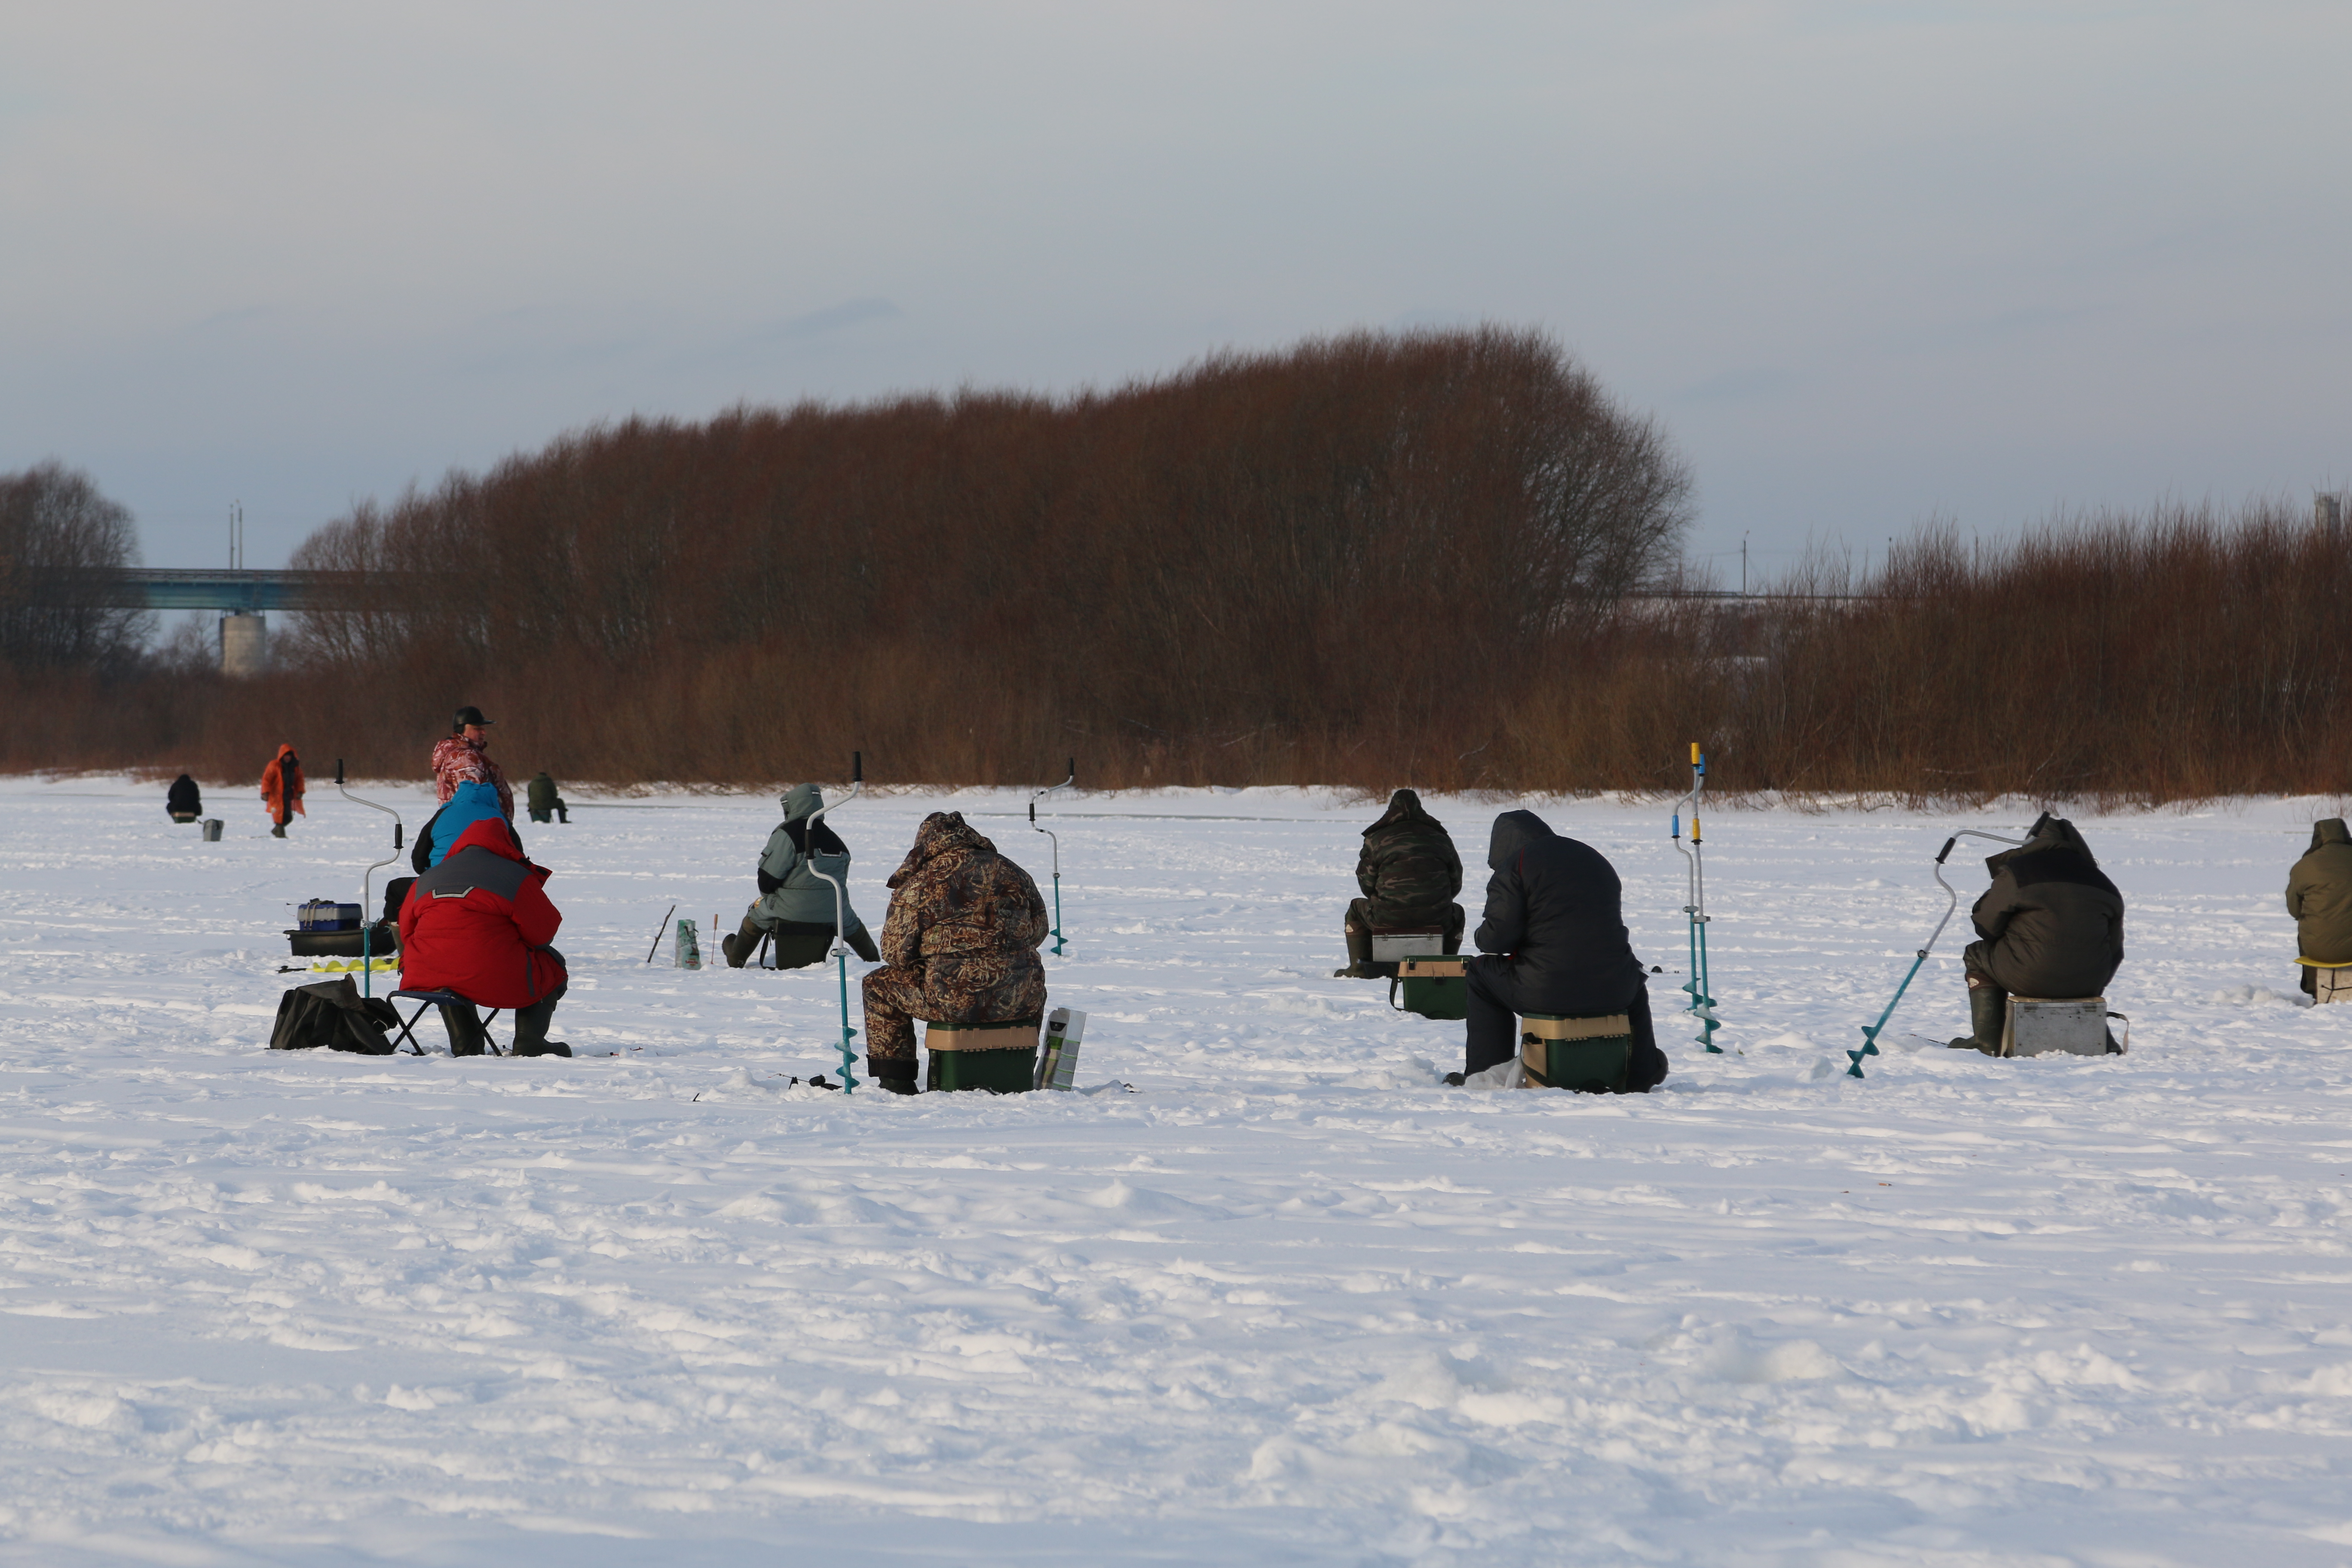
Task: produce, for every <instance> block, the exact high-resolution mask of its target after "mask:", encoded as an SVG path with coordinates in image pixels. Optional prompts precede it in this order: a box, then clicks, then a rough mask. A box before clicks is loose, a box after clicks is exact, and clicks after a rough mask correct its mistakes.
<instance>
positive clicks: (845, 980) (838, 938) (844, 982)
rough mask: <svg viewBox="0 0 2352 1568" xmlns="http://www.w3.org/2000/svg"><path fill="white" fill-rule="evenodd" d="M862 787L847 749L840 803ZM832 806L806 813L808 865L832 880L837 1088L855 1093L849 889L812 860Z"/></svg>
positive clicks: (859, 756) (858, 758)
mask: <svg viewBox="0 0 2352 1568" xmlns="http://www.w3.org/2000/svg"><path fill="white" fill-rule="evenodd" d="M865 788H866V753H865V752H850V753H849V794H848V795H846V796H845V797H844V798H843V800H842V803H841V804H842V805H848V804H849V803H850V802H851V801H853V800H856V798H857V796H858V795H859V793H860V792H862V791H863V790H864V789H865ZM832 809H833V807H832V806H830V805H819V806H818V807H817V808H816V809H815V810H814V811H813V812H811V813H809V819H808V849H809V869H810V870H812V871H814V872H815V873H816V874H817V875H818V876H820V877H823V878H824V879H825V880H826V881H828V882H831V883H832V884H833V952H831V953H830V954H829V955H828V956H829V957H831V958H832V960H833V961H834V964H835V968H836V970H837V971H838V972H839V973H840V976H841V1092H842V1093H844V1094H855V1093H856V1091H857V1077H856V1074H855V1073H853V1072H852V1071H850V1068H851V1066H852V1065H853V1064H854V1063H855V1062H856V1059H857V1055H856V1051H855V1050H854V1049H853V1048H852V1047H851V1046H850V1043H849V1042H850V1041H851V1040H852V1039H853V1038H855V1037H856V1034H857V1031H856V1030H855V1029H853V1028H851V1027H850V1026H849V889H846V888H845V887H843V886H842V884H841V880H840V879H839V878H837V877H835V876H834V875H833V874H832V873H831V872H829V871H826V870H825V869H824V868H822V867H820V866H819V865H818V864H817V863H816V828H817V824H818V823H819V822H821V821H823V820H824V814H825V813H826V812H828V811H831V810H832Z"/></svg>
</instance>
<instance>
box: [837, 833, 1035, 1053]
mask: <svg viewBox="0 0 2352 1568" xmlns="http://www.w3.org/2000/svg"><path fill="white" fill-rule="evenodd" d="M890 888H891V894H890V912H889V914H888V916H887V918H886V919H884V921H883V922H882V958H883V962H884V963H885V965H886V967H884V968H881V969H875V970H869V971H867V973H866V983H865V991H866V1071H867V1072H868V1073H869V1074H870V1075H872V1077H873V1079H874V1081H875V1082H876V1083H878V1084H880V1085H881V1086H882V1087H883V1088H884V1089H887V1090H888V1091H889V1092H891V1093H892V1094H912V1093H914V1092H915V1025H914V1020H915V1019H917V1018H924V1019H929V1020H931V1021H933V1022H937V1023H943V1024H991V1023H1001V1022H1007V1021H1013V1020H1026V1019H1031V1018H1035V1019H1039V1020H1041V1021H1042V1019H1043V1018H1044V1016H1045V961H1044V960H1042V959H1040V958H1039V957H1038V956H1037V947H1038V944H1039V943H1041V942H1044V941H1045V936H1046V933H1047V931H1048V930H1049V929H1050V923H1049V922H1048V921H1047V920H1046V918H1045V900H1044V899H1041V898H1039V897H1038V896H1037V884H1036V883H1035V882H1034V881H1031V880H1030V879H1029V873H1028V872H1026V871H1024V870H1023V869H1022V868H1020V867H1018V866H1016V865H1014V864H1013V862H1012V861H1011V860H1008V859H1006V858H1004V857H1003V855H1001V854H999V853H997V849H996V846H995V845H993V844H991V843H990V842H989V841H988V840H987V839H985V838H983V837H981V836H980V835H979V834H978V833H976V832H974V831H973V830H972V829H971V827H970V826H967V825H966V824H965V822H964V819H963V814H962V813H961V812H955V811H935V812H933V813H931V815H930V816H927V817H925V818H923V825H922V826H920V827H919V828H917V829H916V830H915V847H913V848H912V849H909V850H908V851H907V858H906V860H905V861H904V863H902V864H901V865H900V866H899V868H898V869H897V870H896V871H893V872H891V873H890Z"/></svg>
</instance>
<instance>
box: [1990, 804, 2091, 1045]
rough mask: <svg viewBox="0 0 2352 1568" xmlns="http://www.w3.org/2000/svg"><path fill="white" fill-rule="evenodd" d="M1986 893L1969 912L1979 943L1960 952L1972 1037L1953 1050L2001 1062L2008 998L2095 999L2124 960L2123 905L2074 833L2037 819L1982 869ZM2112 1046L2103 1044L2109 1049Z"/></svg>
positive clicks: (2057, 821) (2057, 822) (2066, 825)
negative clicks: (1986, 874) (1989, 875)
mask: <svg viewBox="0 0 2352 1568" xmlns="http://www.w3.org/2000/svg"><path fill="white" fill-rule="evenodd" d="M1985 869H1987V870H1988V871H1990V872H1991V873H1992V886H1991V887H1990V888H1988V889H1985V894H1984V897H1982V898H1980V899H1979V900H1977V901H1976V907H1975V908H1974V909H1972V910H1969V917H1970V918H1971V919H1972V920H1973V921H1975V922H1976V928H1977V935H1978V936H1979V938H1980V939H1981V940H1979V941H1977V942H1970V943H1969V945H1968V946H1967V948H1966V949H1964V950H1963V951H1962V952H1961V954H1960V959H1961V963H1963V964H1964V965H1965V966H1966V968H1967V970H1968V976H1969V1034H1967V1035H1965V1036H1963V1037H1960V1038H1958V1039H1957V1040H1953V1041H1951V1042H1950V1045H1951V1047H1952V1048H1953V1049H1954V1050H1959V1049H1961V1048H1963V1047H1974V1048H1975V1049H1977V1050H1979V1051H1982V1052H1984V1053H1985V1055H1987V1056H1989V1057H1997V1056H1999V1055H2000V1037H2001V1034H2002V1032H2003V1030H2004V1027H2005V1026H2006V1024H2007V1021H2008V1012H2009V998H2010V996H2011V994H2017V995H2021V996H2046V997H2068V998H2071V997H2078V996H2097V995H2100V994H2103V993H2105V990H2106V988H2107V982H2108V981H2110V980H2113V979H2114V978H2115V977H2116V967H2117V966H2118V965H2120V964H2121V963H2123V961H2124V896H2123V895H2122V894H2121V893H2119V892H2117V891H2116V885H2115V884H2114V883H2113V882H2110V881H2108V880H2107V878H2106V873H2105V872H2103V871H2101V870H2100V869H2099V863H2098V862H2097V861H2096V860H2095V859H2093V858H2092V857H2091V847H2090V846H2089V845H2087V844H2085V843H2084V842H2083V836H2082V835H2081V834H2080V833H2077V832H2075V831H2074V824H2073V823H2071V822H2068V821H2065V820H2064V819H2063V818H2061V817H2055V816H2051V815H2050V814H2049V813H2048V812H2046V811H2045V812H2043V813H2042V816H2041V817H2040V818H2039V819H2038V820H2037V821H2035V823H2034V824H2033V826H2032V828H2031V829H2029V830H2028V831H2027V833H2026V836H2025V842H2024V843H2023V844H2021V845H2019V846H2018V847H2016V848H2014V849H2004V850H2002V851H2001V852H2000V854H1998V855H1994V856H1990V857H1989V858H1987V859H1986V860H1985ZM2112 1043H2113V1037H2110V1044H2112Z"/></svg>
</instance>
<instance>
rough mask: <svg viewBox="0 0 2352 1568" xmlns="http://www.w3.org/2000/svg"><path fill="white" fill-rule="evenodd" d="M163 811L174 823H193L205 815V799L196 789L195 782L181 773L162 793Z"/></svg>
mask: <svg viewBox="0 0 2352 1568" xmlns="http://www.w3.org/2000/svg"><path fill="white" fill-rule="evenodd" d="M163 809H164V810H165V811H167V812H169V813H171V816H172V820H173V821H174V822H194V820H195V819H196V818H198V817H199V816H203V815H204V814H205V797H204V796H203V795H201V794H200V793H198V791H197V789H196V781H195V780H194V779H192V778H190V777H189V776H188V775H187V774H185V773H182V774H181V775H180V776H179V777H178V778H175V779H173V781H172V787H171V788H170V789H168V790H166V791H164V792H163Z"/></svg>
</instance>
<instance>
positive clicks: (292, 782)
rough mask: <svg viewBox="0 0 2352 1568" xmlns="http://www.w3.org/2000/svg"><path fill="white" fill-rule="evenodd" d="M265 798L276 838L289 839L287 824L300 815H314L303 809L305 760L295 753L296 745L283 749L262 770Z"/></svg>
mask: <svg viewBox="0 0 2352 1568" xmlns="http://www.w3.org/2000/svg"><path fill="white" fill-rule="evenodd" d="M261 799H262V802H263V804H265V805H268V807H269V819H270V821H271V823H272V824H274V826H272V827H271V828H270V829H269V837H272V838H283V837H286V825H287V823H289V822H290V821H292V820H293V819H294V818H295V817H296V816H310V813H309V812H307V811H304V810H303V809H302V759H301V758H299V757H298V756H296V755H295V754H294V742H291V741H289V742H286V743H285V744H283V745H281V746H279V747H278V755H276V756H275V757H273V758H271V759H270V761H269V765H268V767H266V768H264V769H262V770H261Z"/></svg>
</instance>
